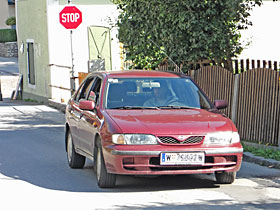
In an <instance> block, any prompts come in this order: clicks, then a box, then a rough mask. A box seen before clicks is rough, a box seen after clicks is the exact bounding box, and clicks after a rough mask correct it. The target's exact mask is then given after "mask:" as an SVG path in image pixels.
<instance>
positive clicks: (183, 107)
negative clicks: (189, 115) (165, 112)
mask: <svg viewBox="0 0 280 210" xmlns="http://www.w3.org/2000/svg"><path fill="white" fill-rule="evenodd" d="M158 108H160V109H197V108H196V107H191V106H173V105H169V106H158Z"/></svg>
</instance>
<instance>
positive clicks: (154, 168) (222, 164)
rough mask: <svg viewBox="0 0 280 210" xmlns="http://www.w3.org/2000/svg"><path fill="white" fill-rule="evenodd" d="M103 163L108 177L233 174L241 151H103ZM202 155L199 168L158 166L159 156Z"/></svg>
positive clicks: (217, 149) (208, 149) (190, 166)
mask: <svg viewBox="0 0 280 210" xmlns="http://www.w3.org/2000/svg"><path fill="white" fill-rule="evenodd" d="M105 151H106V152H104V154H106V155H105V156H106V157H105V162H106V167H107V170H108V172H109V173H114V174H127V175H129V174H131V175H133V174H135V175H168V174H173V175H174V174H199V173H214V172H216V171H226V172H235V171H238V170H239V169H240V166H241V162H242V156H243V148H242V147H226V148H203V149H202V148H200V149H197V148H196V149H190V150H184V151H156V150H155V151H144V150H143V151H141V150H140V151H139V150H137V151H131V150H121V149H112V148H110V149H109V148H107V149H105ZM201 151H202V152H204V153H205V162H204V164H202V165H171V166H166V165H160V154H161V153H162V152H201Z"/></svg>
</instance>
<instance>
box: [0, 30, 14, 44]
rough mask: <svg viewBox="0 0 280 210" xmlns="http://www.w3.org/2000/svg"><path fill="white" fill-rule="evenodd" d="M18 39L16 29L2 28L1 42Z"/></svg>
mask: <svg viewBox="0 0 280 210" xmlns="http://www.w3.org/2000/svg"><path fill="white" fill-rule="evenodd" d="M15 41H17V33H16V30H15V29H0V42H2V43H3V42H15Z"/></svg>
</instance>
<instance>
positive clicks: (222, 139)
mask: <svg viewBox="0 0 280 210" xmlns="http://www.w3.org/2000/svg"><path fill="white" fill-rule="evenodd" d="M238 142H240V137H239V134H238V133H237V132H230V131H228V132H219V133H209V134H207V135H206V137H205V139H204V142H203V144H205V145H229V144H234V143H238Z"/></svg>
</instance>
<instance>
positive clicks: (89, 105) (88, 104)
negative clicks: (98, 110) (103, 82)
mask: <svg viewBox="0 0 280 210" xmlns="http://www.w3.org/2000/svg"><path fill="white" fill-rule="evenodd" d="M79 108H80V109H83V110H90V111H92V110H94V108H95V103H94V102H93V101H85V100H83V101H80V103H79Z"/></svg>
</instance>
